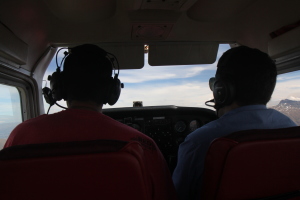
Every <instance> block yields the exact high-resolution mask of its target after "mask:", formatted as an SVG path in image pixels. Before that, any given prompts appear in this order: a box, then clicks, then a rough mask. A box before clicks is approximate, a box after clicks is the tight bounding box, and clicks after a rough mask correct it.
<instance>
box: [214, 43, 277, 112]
mask: <svg viewBox="0 0 300 200" xmlns="http://www.w3.org/2000/svg"><path fill="white" fill-rule="evenodd" d="M276 77H277V70H276V65H275V63H274V61H273V60H272V59H271V58H270V57H269V56H268V54H266V53H263V52H262V51H260V50H258V49H252V48H249V47H246V46H240V47H236V48H232V49H230V50H228V51H226V52H225V53H224V54H223V55H222V56H221V58H220V59H219V62H218V65H217V72H216V82H215V89H214V98H215V102H216V108H217V110H218V109H220V108H222V107H225V106H230V105H232V104H233V103H234V104H235V105H237V106H246V105H256V104H263V105H266V104H267V103H268V102H269V100H270V99H271V95H272V93H273V91H274V88H275V85H276Z"/></svg>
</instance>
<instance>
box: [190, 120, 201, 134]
mask: <svg viewBox="0 0 300 200" xmlns="http://www.w3.org/2000/svg"><path fill="white" fill-rule="evenodd" d="M200 126H201V124H200V123H199V121H198V120H193V121H191V122H190V125H189V130H190V132H193V131H195V130H196V129H197V128H199V127H200Z"/></svg>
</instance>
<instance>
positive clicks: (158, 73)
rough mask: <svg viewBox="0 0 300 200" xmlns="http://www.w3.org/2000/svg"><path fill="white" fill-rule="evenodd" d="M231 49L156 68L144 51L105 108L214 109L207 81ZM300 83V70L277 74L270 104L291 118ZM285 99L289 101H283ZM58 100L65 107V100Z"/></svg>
mask: <svg viewBox="0 0 300 200" xmlns="http://www.w3.org/2000/svg"><path fill="white" fill-rule="evenodd" d="M229 48H230V46H229V44H220V45H219V50H218V55H217V59H216V62H214V63H213V64H206V65H177V66H155V67H153V66H150V65H149V64H148V54H145V64H144V67H143V68H142V69H133V70H120V75H119V79H120V80H121V82H122V83H124V85H125V87H124V88H123V89H122V91H121V96H120V98H119V100H118V102H117V103H116V104H115V105H114V106H109V105H104V109H105V108H118V107H132V106H133V102H135V101H141V102H142V104H143V106H163V105H175V106H186V107H204V108H209V109H211V108H210V107H208V106H205V101H207V100H210V99H212V98H213V95H212V92H211V90H210V89H209V85H208V81H209V79H210V78H211V77H213V76H215V72H216V65H217V61H218V59H219V58H220V57H221V56H222V54H223V53H224V52H225V51H227V50H228V49H229ZM62 57H63V52H62V51H61V53H60V54H59V55H58V60H61V59H62ZM55 70H56V62H55V58H54V59H53V60H52V62H51V64H50V65H49V67H48V69H47V71H46V73H45V76H44V79H43V80H45V82H44V86H48V87H49V85H50V84H49V81H46V80H47V77H48V75H51V74H52V73H53V72H54V71H55ZM299 83H300V72H299V71H295V72H291V73H286V74H281V75H278V78H277V84H276V88H275V91H274V93H273V95H272V99H271V101H270V102H269V103H268V105H267V106H268V107H271V108H275V109H277V110H279V111H281V112H283V113H284V114H286V115H288V116H289V117H291V116H290V115H291V111H287V108H288V107H286V106H290V104H291V102H292V101H296V102H297V101H300V92H299V89H300V86H299V85H300V84H299ZM285 99H288V100H290V101H289V102H287V101H284V100H285ZM58 103H59V104H60V105H62V106H66V103H65V101H60V102H58ZM280 103H281V104H280ZM284 103H285V104H284ZM282 105H285V107H284V108H283V106H282ZM44 108H45V111H46V112H47V110H48V108H49V105H48V104H47V103H46V102H45V101H44ZM290 108H292V109H293V110H295V109H296V107H295V104H294V106H292V107H291V106H290ZM297 109H298V108H297ZM299 109H300V106H299ZM61 110H63V109H62V108H59V107H58V106H53V107H52V108H51V110H50V112H49V113H54V112H58V111H61ZM294 115H295V114H294ZM291 118H293V120H294V121H295V122H296V123H297V121H299V124H300V120H299V119H300V117H298V115H297V116H293V117H291Z"/></svg>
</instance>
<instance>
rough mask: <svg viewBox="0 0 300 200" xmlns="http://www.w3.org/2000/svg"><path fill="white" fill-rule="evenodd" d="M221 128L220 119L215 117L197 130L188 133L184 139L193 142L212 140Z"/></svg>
mask: <svg viewBox="0 0 300 200" xmlns="http://www.w3.org/2000/svg"><path fill="white" fill-rule="evenodd" d="M221 130H222V120H221V119H216V120H214V121H211V122H209V123H207V124H205V125H203V126H202V127H200V128H198V129H197V130H195V131H193V132H192V133H190V134H189V135H188V136H187V138H186V140H190V141H192V142H193V143H199V142H204V141H206V140H209V141H210V140H212V139H214V138H215V137H218V133H220V132H221Z"/></svg>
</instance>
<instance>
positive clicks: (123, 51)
mask: <svg viewBox="0 0 300 200" xmlns="http://www.w3.org/2000/svg"><path fill="white" fill-rule="evenodd" d="M97 45H98V46H99V47H101V48H102V49H104V50H105V51H107V52H109V53H112V54H114V55H115V56H116V57H117V59H118V62H119V65H120V69H141V68H143V67H144V44H128V43H125V44H124V43H123V44H122V43H99V44H97Z"/></svg>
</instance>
